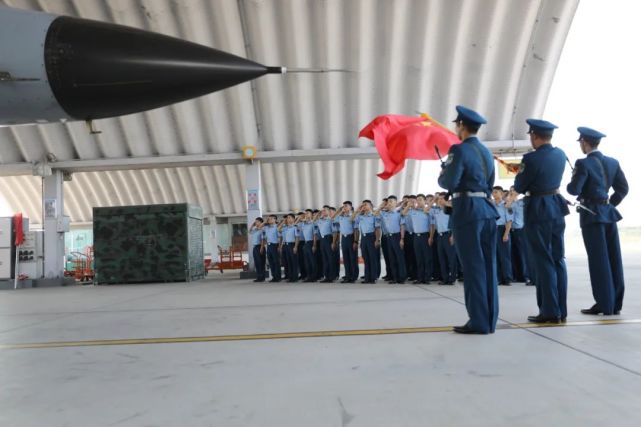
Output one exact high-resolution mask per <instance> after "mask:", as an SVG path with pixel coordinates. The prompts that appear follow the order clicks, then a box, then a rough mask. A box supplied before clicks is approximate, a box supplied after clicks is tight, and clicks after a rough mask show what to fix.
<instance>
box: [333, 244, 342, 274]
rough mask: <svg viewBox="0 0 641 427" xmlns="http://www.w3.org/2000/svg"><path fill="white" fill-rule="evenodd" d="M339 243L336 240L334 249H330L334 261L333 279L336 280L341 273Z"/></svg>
mask: <svg viewBox="0 0 641 427" xmlns="http://www.w3.org/2000/svg"><path fill="white" fill-rule="evenodd" d="M340 244H341V241H340V240H337V241H336V249H332V256H333V258H332V259H333V260H334V278H335V279H336V278H338V276H339V274H340V272H341V247H340Z"/></svg>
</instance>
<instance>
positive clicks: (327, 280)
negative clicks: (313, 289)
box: [320, 279, 334, 283]
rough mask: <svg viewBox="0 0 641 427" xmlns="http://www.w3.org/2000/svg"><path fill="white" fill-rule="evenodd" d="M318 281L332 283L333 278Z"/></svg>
mask: <svg viewBox="0 0 641 427" xmlns="http://www.w3.org/2000/svg"><path fill="white" fill-rule="evenodd" d="M320 282H321V283H333V282H334V281H333V280H329V279H323V280H321V281H320Z"/></svg>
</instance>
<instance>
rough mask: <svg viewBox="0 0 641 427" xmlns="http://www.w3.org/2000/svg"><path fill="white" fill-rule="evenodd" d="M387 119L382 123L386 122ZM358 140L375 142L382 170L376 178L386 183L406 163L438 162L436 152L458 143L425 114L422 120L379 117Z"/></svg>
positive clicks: (447, 131)
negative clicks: (383, 168) (364, 139)
mask: <svg viewBox="0 0 641 427" xmlns="http://www.w3.org/2000/svg"><path fill="white" fill-rule="evenodd" d="M388 117H391V118H390V119H387V120H385V119H383V118H388ZM359 136H364V137H366V138H370V139H373V140H374V143H375V145H376V149H377V150H378V154H379V155H380V157H381V160H382V161H383V165H384V167H385V170H384V171H383V172H381V173H379V174H378V176H379V177H380V178H382V179H389V178H391V177H392V176H394V175H396V174H397V173H398V172H400V171H401V170H402V169H403V168H404V167H405V160H406V159H414V160H437V159H438V158H439V157H438V154H437V152H436V148H435V147H438V150H439V152H440V153H441V154H446V153H447V152H448V151H449V149H450V147H451V146H452V145H454V144H458V143H460V140H459V139H458V137H457V136H456V135H455V134H454V132H452V131H450V130H449V129H447V128H445V127H444V126H442V125H441V124H440V123H438V122H437V121H435V120H434V119H432V118H431V117H430V116H428V115H427V114H422V115H421V117H411V116H398V115H388V116H379V117H377V118H376V119H374V120H373V121H372V122H371V123H370V124H368V125H367V126H365V127H364V128H363V129H362V130H361V132H360V133H359Z"/></svg>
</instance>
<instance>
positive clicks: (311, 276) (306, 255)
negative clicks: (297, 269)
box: [302, 240, 318, 281]
mask: <svg viewBox="0 0 641 427" xmlns="http://www.w3.org/2000/svg"><path fill="white" fill-rule="evenodd" d="M313 247H314V241H313V240H308V241H306V242H305V244H304V245H303V250H302V252H303V259H304V263H305V271H306V272H307V276H306V279H307V280H309V281H312V280H316V278H317V277H318V276H317V275H318V272H317V271H316V258H315V254H314V251H313V250H312V248H313Z"/></svg>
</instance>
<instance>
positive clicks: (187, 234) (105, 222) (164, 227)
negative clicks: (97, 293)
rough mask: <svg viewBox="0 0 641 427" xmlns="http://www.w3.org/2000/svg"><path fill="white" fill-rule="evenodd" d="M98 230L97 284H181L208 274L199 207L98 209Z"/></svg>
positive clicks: (95, 226)
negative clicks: (204, 257) (206, 271)
mask: <svg viewBox="0 0 641 427" xmlns="http://www.w3.org/2000/svg"><path fill="white" fill-rule="evenodd" d="M93 230H94V257H95V272H96V273H95V279H94V281H95V282H96V283H99V284H100V283H141V282H182V281H191V280H196V279H201V278H203V277H204V275H205V266H204V260H203V214H202V209H201V208H200V207H199V206H194V205H188V204H186V203H182V204H171V205H146V206H120V207H109V208H93Z"/></svg>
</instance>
